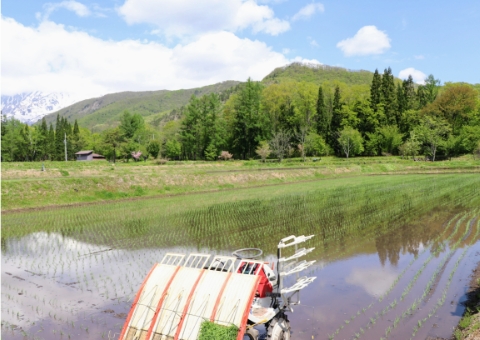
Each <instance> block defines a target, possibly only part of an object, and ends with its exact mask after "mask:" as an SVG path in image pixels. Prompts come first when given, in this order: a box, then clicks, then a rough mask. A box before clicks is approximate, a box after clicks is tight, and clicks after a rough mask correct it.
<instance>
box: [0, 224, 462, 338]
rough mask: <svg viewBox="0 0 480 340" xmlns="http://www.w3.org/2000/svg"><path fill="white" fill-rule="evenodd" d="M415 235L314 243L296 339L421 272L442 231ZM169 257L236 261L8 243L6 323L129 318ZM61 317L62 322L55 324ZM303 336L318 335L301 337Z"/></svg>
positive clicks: (47, 237)
mask: <svg viewBox="0 0 480 340" xmlns="http://www.w3.org/2000/svg"><path fill="white" fill-rule="evenodd" d="M460 234H461V232H459V235H460ZM416 235H417V234H416V233H413V232H411V230H409V229H397V230H394V231H392V232H390V233H386V234H383V235H380V236H376V237H371V238H369V237H363V238H360V239H352V240H350V241H349V240H348V239H347V240H346V242H345V243H342V244H341V245H342V246H343V247H332V249H333V250H334V252H332V251H329V250H325V249H322V248H320V247H321V241H320V238H318V239H314V240H313V242H319V244H316V246H317V249H318V253H316V252H317V251H314V252H313V253H311V255H312V257H311V258H309V260H313V259H316V260H317V262H316V263H315V265H313V266H312V267H311V268H309V269H308V270H306V271H304V272H302V273H300V276H303V275H307V276H317V279H316V280H315V281H314V282H313V283H312V284H311V285H310V286H308V287H307V288H306V289H305V290H303V291H302V293H301V305H300V306H296V307H294V310H295V313H293V314H291V316H290V319H291V320H292V326H293V325H295V327H297V328H296V329H297V333H295V336H294V338H295V339H311V335H315V339H317V338H319V339H321V338H322V337H321V336H319V335H320V334H323V335H324V334H325V331H326V330H328V329H329V327H330V328H332V327H334V326H331V325H338V323H339V322H342V320H344V319H346V318H348V317H349V316H350V315H352V314H355V313H356V312H358V311H360V310H362V308H364V307H365V306H368V305H369V304H370V303H372V302H374V301H377V299H378V298H379V297H380V296H382V295H383V294H385V293H386V292H387V291H388V290H389V289H390V288H391V287H392V285H393V284H394V282H395V280H396V278H397V277H398V275H399V274H400V273H401V272H402V271H403V270H404V269H405V268H406V267H408V265H409V262H410V261H411V260H412V259H413V257H414V255H418V254H420V259H419V260H417V261H415V264H414V267H415V266H417V267H418V266H419V265H420V264H421V263H422V262H423V259H422V257H423V256H428V255H429V248H430V245H431V240H432V238H433V237H435V236H436V235H438V233H437V232H436V230H433V229H432V230H430V231H429V232H428V233H424V234H423V235H420V236H421V237H417V236H416ZM339 242H340V241H339ZM308 245H309V246H313V244H308ZM245 246H248V244H246V245H245ZM335 249H337V250H335ZM338 249H340V251H339V250H338ZM447 249H448V247H447V248H446V249H445V250H447ZM321 250H324V252H323V253H322V252H321ZM424 250H426V251H425V254H423V255H422V253H423V251H424ZM445 250H444V251H445ZM167 252H176V253H185V254H189V253H210V254H214V253H215V254H220V255H230V252H227V251H211V250H208V249H197V248H194V247H190V248H188V247H177V248H168V249H167V248H163V249H157V248H144V249H136V250H125V249H111V248H109V247H108V246H99V245H93V244H89V243H85V242H81V241H78V240H76V239H73V238H70V237H64V236H62V235H61V234H58V233H44V232H39V233H34V234H31V235H28V236H25V237H23V238H20V239H8V240H6V241H5V242H4V244H2V254H3V256H2V259H1V262H2V320H4V321H7V322H8V323H11V324H16V325H19V326H22V327H24V329H29V327H32V324H33V323H34V322H36V323H37V324H38V323H43V324H45V325H47V324H48V323H50V322H53V323H56V325H57V327H60V328H61V327H63V325H64V324H68V322H72V320H78V319H79V318H82V319H84V318H85V317H87V318H88V317H91V318H93V319H95V320H104V319H105V318H106V317H107V316H108V315H110V314H105V313H103V312H104V311H105V310H108V309H112V310H114V312H115V313H117V314H119V313H128V311H129V309H130V305H131V300H132V298H133V297H134V295H135V293H136V292H137V290H138V288H139V287H140V285H141V283H142V281H143V280H144V278H145V276H146V275H147V273H148V271H149V270H150V268H151V267H152V266H153V264H154V263H156V262H158V261H160V260H161V259H162V258H163V256H164V254H165V253H167ZM318 254H322V255H320V256H318ZM324 255H325V256H326V257H325V258H329V257H330V256H329V255H331V259H332V261H331V262H326V261H325V260H323V256H324ZM316 256H318V257H317V258H315V257H316ZM342 257H343V258H342ZM263 259H265V260H267V261H270V262H273V261H274V260H275V257H274V256H273V255H268V256H264V257H263ZM437 260H439V259H436V260H435V261H437ZM432 263H433V262H432ZM7 273H9V274H7ZM413 275H414V271H409V272H408V274H407V275H406V276H405V279H407V278H408V279H409V277H411V276H413ZM295 277H296V275H292V276H291V277H289V278H288V279H287V280H286V282H285V283H286V286H289V285H291V284H293V283H294V280H295ZM403 284H404V285H405V283H403ZM419 284H420V282H419ZM403 287H404V286H402V287H399V288H401V289H402V290H403ZM19 293H22V294H21V295H19ZM374 308H375V307H374ZM372 310H373V309H372ZM12 311H13V313H12ZM17 312H18V313H19V314H20V315H21V316H22V317H21V318H19V317H18V316H17V315H16V313H17ZM54 315H55V316H56V319H52V317H53V316H54ZM124 320H125V316H123V317H118V318H117V319H115V320H114V321H115V324H114V323H112V322H111V321H110V322H107V323H106V324H102V325H97V326H95V327H97V328H98V329H101V330H105V329H107V330H108V329H118V328H121V325H122V324H123V321H124ZM320 325H321V327H323V328H324V329H323V330H320V328H319V327H320ZM45 328H47V327H46V326H45ZM316 328H318V329H316ZM75 329H77V328H75ZM298 330H302V332H310V333H311V334H310V335H308V336H307V334H306V333H305V334H304V335H301V333H300V332H299V331H298ZM332 330H334V328H332V329H330V330H329V331H332ZM2 334H3V331H2ZM94 334H95V335H94ZM98 334H99V333H94V332H93V329H92V331H91V332H90V334H89V335H86V334H83V335H81V334H80V335H78V336H77V337H75V336H73V337H72V339H75V340H76V339H98V338H99V336H98ZM47 338H48V337H47Z"/></svg>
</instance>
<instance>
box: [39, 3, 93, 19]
mask: <svg viewBox="0 0 480 340" xmlns="http://www.w3.org/2000/svg"><path fill="white" fill-rule="evenodd" d="M43 8H44V9H45V12H44V13H43V15H40V14H38V13H37V16H38V17H39V18H41V19H42V20H47V19H48V18H49V17H50V14H52V12H54V11H56V10H58V9H66V10H68V11H72V12H74V13H75V14H76V15H78V16H79V17H86V16H89V15H90V14H91V12H90V10H89V9H88V7H87V6H85V5H84V4H82V3H80V2H78V1H74V0H68V1H62V2H58V3H46V4H45V5H43Z"/></svg>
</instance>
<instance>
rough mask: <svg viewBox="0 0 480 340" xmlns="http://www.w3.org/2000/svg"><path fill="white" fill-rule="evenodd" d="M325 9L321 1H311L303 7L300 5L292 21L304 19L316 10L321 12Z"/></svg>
mask: <svg viewBox="0 0 480 340" xmlns="http://www.w3.org/2000/svg"><path fill="white" fill-rule="evenodd" d="M324 11H325V7H324V6H323V5H322V4H321V3H315V2H313V3H311V4H308V5H306V6H305V7H302V8H301V9H300V10H299V11H298V12H297V13H296V14H295V15H294V16H293V17H292V21H297V20H305V19H308V18H310V17H311V16H312V15H314V14H315V13H317V12H321V13H323V12H324Z"/></svg>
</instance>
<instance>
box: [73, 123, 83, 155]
mask: <svg viewBox="0 0 480 340" xmlns="http://www.w3.org/2000/svg"><path fill="white" fill-rule="evenodd" d="M72 149H73V153H74V154H75V153H76V152H78V151H80V150H81V149H82V145H81V142H80V128H79V127H78V122H77V120H76V119H75V123H74V125H73V136H72Z"/></svg>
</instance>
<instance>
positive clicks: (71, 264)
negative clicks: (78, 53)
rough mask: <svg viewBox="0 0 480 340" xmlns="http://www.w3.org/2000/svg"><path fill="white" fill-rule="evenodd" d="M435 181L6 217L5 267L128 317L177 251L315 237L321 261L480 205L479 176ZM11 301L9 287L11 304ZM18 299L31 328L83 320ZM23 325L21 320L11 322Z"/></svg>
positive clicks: (60, 305) (396, 180)
mask: <svg viewBox="0 0 480 340" xmlns="http://www.w3.org/2000/svg"><path fill="white" fill-rule="evenodd" d="M436 180H437V181H438V183H437V184H436V185H435V186H433V184H432V178H430V177H426V176H412V177H410V176H409V177H403V176H395V177H382V178H379V179H378V181H376V182H375V186H372V183H373V181H367V180H366V181H365V182H363V181H359V182H358V183H353V184H352V183H349V184H348V185H347V184H345V185H342V184H341V183H339V185H337V186H332V187H328V188H322V187H319V188H312V190H310V191H308V192H300V191H299V192H294V191H292V192H291V193H289V194H288V195H280V196H274V195H273V196H270V195H269V194H268V190H270V189H268V188H266V189H265V193H264V195H263V196H260V197H257V198H255V199H252V198H249V199H243V200H238V201H235V200H227V201H225V202H222V193H219V194H217V195H218V198H217V199H216V201H215V200H213V202H214V203H213V204H211V203H209V204H205V205H204V206H201V205H197V206H196V207H192V208H191V209H188V207H184V205H185V204H186V203H182V205H181V206H180V205H179V204H180V203H179V202H181V201H180V200H179V199H176V200H174V201H175V204H170V205H169V203H168V202H167V203H165V202H163V201H157V200H147V201H142V202H123V203H115V204H111V205H98V206H90V207H88V209H87V208H85V207H83V208H80V207H75V208H69V209H58V210H50V211H34V212H31V213H22V214H7V215H5V216H3V221H2V252H3V255H4V256H3V257H2V265H4V264H5V265H6V267H9V268H13V269H15V268H17V269H18V268H21V271H25V270H27V271H28V272H31V273H33V274H25V272H24V275H23V278H28V279H27V281H31V282H33V283H35V282H37V284H39V283H38V282H42V284H43V283H48V282H51V283H52V284H54V285H60V286H61V287H63V288H65V289H67V288H68V291H69V292H71V294H72V297H73V296H75V295H79V296H82V299H85V300H89V299H90V300H92V299H95V300H97V299H99V300H100V301H102V303H107V302H108V301H115V303H116V304H117V307H118V308H120V309H121V308H123V309H128V307H129V306H128V300H129V299H130V298H131V297H132V296H133V295H134V293H135V291H136V290H137V288H138V285H139V284H140V283H141V281H142V280H143V278H144V276H145V273H146V272H147V271H148V269H149V268H150V267H151V266H152V264H153V263H154V262H157V261H158V260H159V259H161V258H162V255H163V253H164V252H166V251H168V250H172V247H180V249H179V251H185V248H190V249H192V250H193V251H195V250H196V249H200V250H208V251H212V252H215V253H224V254H227V253H228V252H229V251H230V250H233V249H235V248H242V247H245V246H254V247H255V246H256V247H260V248H262V249H264V250H265V251H266V253H267V254H268V253H270V254H273V253H274V252H275V248H276V244H277V242H278V239H279V238H281V237H283V236H285V235H288V234H316V235H318V236H317V237H316V238H315V239H314V240H312V241H314V242H313V245H314V246H316V247H317V249H318V253H316V254H310V257H311V258H316V259H329V260H334V259H338V258H341V257H344V256H348V255H349V254H351V253H352V252H354V251H355V249H356V247H355V246H356V244H357V243H358V242H357V241H358V239H360V238H363V237H369V238H381V237H383V235H386V234H387V233H392V232H393V231H395V230H396V229H397V228H400V227H401V226H403V225H404V224H406V223H409V221H413V220H414V219H416V218H417V217H418V216H420V215H422V214H424V213H426V212H428V211H430V210H432V209H434V208H436V207H447V206H448V205H449V204H451V202H456V203H455V205H458V206H468V205H474V204H478V203H479V190H478V187H479V185H480V180H479V179H478V177H474V176H461V178H458V177H455V176H442V177H439V178H436ZM432 188H435V189H432ZM201 198H202V196H201V195H199V196H193V195H192V196H190V197H186V198H185V199H187V202H188V200H193V199H201ZM475 202H476V203H475ZM41 231H45V232H44V233H42V232H41ZM435 237H436V235H434V234H431V233H426V234H425V235H421V240H422V241H421V242H422V243H423V244H427V243H428V242H432V243H434V242H435ZM412 242H413V243H415V242H416V243H418V242H419V241H417V240H415V239H412ZM391 260H393V259H391ZM12 271H13V270H12ZM17 272H18V270H17ZM28 272H27V273H28ZM25 275H27V276H25ZM19 276H20V275H19ZM37 280H39V281H37ZM14 282H16V281H15V280H13V279H9V280H8V281H6V283H5V284H7V285H10V286H11V287H13V286H14ZM3 286H4V283H3V280H2V287H3ZM25 287H28V285H27V286H25ZM22 289H23V288H22ZM25 289H28V288H25ZM3 293H4V292H3V289H2V298H4V295H3ZM5 294H9V295H10V296H11V297H13V296H14V295H15V291H13V290H11V289H10V288H8V287H7V289H5ZM16 295H18V294H16ZM23 297H24V296H23ZM7 299H8V297H7ZM15 299H16V300H17V301H15V303H13V304H12V305H9V306H7V307H6V308H8V309H9V311H8V313H7V314H8V315H11V316H12V311H13V314H16V312H15V310H17V312H18V313H20V314H22V313H24V311H28V310H29V309H30V310H31V309H32V308H33V311H31V312H32V313H33V312H34V313H33V314H32V316H30V317H29V318H28V322H29V323H28V322H27V324H31V323H32V322H37V321H38V320H39V319H45V320H48V319H52V318H53V321H55V322H56V323H57V324H58V322H57V320H55V315H54V314H52V316H50V315H49V313H50V312H51V311H52V310H51V309H53V308H55V309H56V310H57V311H61V313H63V314H62V315H61V316H58V315H57V317H56V318H57V319H60V318H61V319H62V321H61V323H62V322H65V321H66V320H67V319H69V320H72V319H75V318H78V316H79V313H81V311H82V310H83V309H82V308H80V307H78V306H77V307H72V304H71V300H69V299H66V300H65V301H64V300H60V301H56V302H52V305H50V307H48V308H47V307H46V305H45V304H44V303H43V302H41V301H39V300H38V299H35V298H34V299H33V300H32V301H34V302H35V303H34V304H32V305H31V306H30V305H27V302H26V300H24V299H23V298H22V297H15ZM112 299H113V300H112ZM79 300H80V299H79ZM47 305H48V301H47ZM37 307H38V312H37V311H36V309H37ZM3 308H4V307H3V306H2V313H3ZM50 308H51V309H50ZM35 314H36V316H35ZM17 321H18V320H17ZM17 321H16V320H15V319H14V318H13V316H12V317H11V319H8V322H10V323H14V322H17ZM26 321H27V320H25V322H26ZM59 322H60V321H59ZM30 326H31V325H30ZM64 331H65V330H64ZM90 331H92V330H90Z"/></svg>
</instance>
